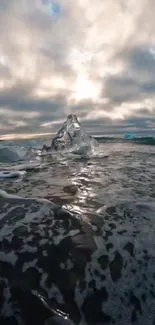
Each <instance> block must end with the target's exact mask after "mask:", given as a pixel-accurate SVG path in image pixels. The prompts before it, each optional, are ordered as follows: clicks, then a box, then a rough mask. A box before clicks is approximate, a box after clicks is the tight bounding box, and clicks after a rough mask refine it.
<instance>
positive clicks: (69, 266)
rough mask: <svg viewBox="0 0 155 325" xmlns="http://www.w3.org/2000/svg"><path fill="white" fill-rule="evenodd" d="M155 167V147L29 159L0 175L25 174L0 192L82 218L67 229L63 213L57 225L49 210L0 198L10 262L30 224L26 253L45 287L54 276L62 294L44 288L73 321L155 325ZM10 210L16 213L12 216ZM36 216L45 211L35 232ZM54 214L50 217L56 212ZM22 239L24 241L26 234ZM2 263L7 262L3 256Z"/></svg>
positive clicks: (120, 146)
mask: <svg viewBox="0 0 155 325" xmlns="http://www.w3.org/2000/svg"><path fill="white" fill-rule="evenodd" d="M19 165H20V166H19ZM154 166H155V147H153V146H143V145H141V146H139V145H137V144H129V143H128V144H126V143H125V144H124V143H110V144H109V143H106V144H100V146H99V148H97V150H96V153H95V155H93V156H92V157H90V158H89V159H88V158H84V157H83V158H82V157H80V156H75V155H71V154H66V155H62V154H59V155H55V156H51V155H45V156H44V157H40V156H37V159H36V157H33V159H32V157H31V159H29V160H25V161H24V162H22V161H20V164H19V162H14V163H11V164H9V163H7V164H4V163H3V164H1V170H8V169H10V168H11V169H15V170H19V169H20V170H21V169H23V170H26V174H24V175H23V176H21V177H20V178H17V179H9V180H8V179H6V180H4V179H1V180H0V188H1V189H3V190H5V191H7V192H9V193H12V194H17V195H20V196H22V197H27V198H30V199H31V198H34V197H37V198H47V199H49V200H50V201H52V202H55V203H56V204H59V205H61V206H62V207H63V208H65V209H67V210H69V211H72V212H76V214H75V217H73V219H72V218H71V219H70V217H67V218H68V223H66V215H65V214H64V212H63V213H62V212H61V216H60V217H59V218H58V220H57V215H55V213H54V221H52V220H53V219H52V218H53V216H50V215H48V214H47V211H46V210H49V208H50V207H49V205H47V206H46V204H44V205H42V203H39V208H38V207H36V206H35V205H36V203H34V202H33V201H32V202H31V201H26V202H25V201H20V202H19V203H18V199H16V200H15V201H13V199H12V200H11V199H10V200H11V201H9V199H6V201H5V199H2V201H1V213H2V219H3V214H4V217H5V218H6V220H7V222H6V223H7V225H8V228H7V227H6V226H5V224H3V227H2V231H1V233H0V241H1V242H2V243H3V245H4V251H5V252H6V256H10V255H7V254H10V253H11V252H12V251H9V253H8V250H10V249H14V251H15V252H16V251H17V252H18V250H19V247H18V243H17V242H16V240H17V239H15V238H17V237H16V236H17V230H18V232H19V233H20V231H21V227H19V220H20V217H21V220H22V225H25V226H26V227H27V222H28V221H27V220H29V226H28V228H27V235H26V236H27V241H26V244H24V245H28V246H24V247H26V248H25V249H26V250H27V252H30V251H31V250H32V247H35V252H34V253H33V254H34V260H33V263H31V259H32V256H29V253H28V254H27V262H28V263H30V264H28V265H31V266H32V265H33V266H35V263H36V256H37V260H38V262H37V263H38V264H36V265H39V267H40V268H41V269H42V270H43V271H42V273H41V274H42V278H41V282H40V283H44V281H43V280H45V278H46V277H45V273H44V272H45V271H46V273H47V269H48V276H49V277H50V276H51V277H52V281H53V283H54V285H55V286H56V288H57V290H56V289H51V287H50V284H49V282H48V285H47V283H46V285H45V283H44V284H43V285H42V287H43V289H44V292H46V294H47V296H48V298H49V296H50V297H52V298H54V299H56V301H59V302H60V301H62V300H63V299H64V301H65V305H67V307H68V310H69V314H70V316H71V319H72V320H73V321H74V322H75V323H77V324H79V323H80V322H81V324H89V325H93V324H99V325H101V324H110V325H111V324H117V325H125V324H127V325H131V324H136V325H139V324H140V325H146V324H150V325H153V324H155V299H154V298H155V290H154V279H155V241H154V238H155V168H154ZM13 202H14V203H13ZM28 202H29V204H28ZM12 204H13V205H14V206H15V208H16V210H15V212H13V211H14V210H13V211H12V210H11V209H12ZM33 205H34V206H33ZM6 207H8V211H9V212H7V216H6ZM37 209H40V210H38V212H37V213H38V214H37V216H38V217H37V218H38V221H36V219H35V222H38V223H37V225H35V224H34V223H33V222H34V221H33V218H36V216H35V213H34V212H35V211H37ZM50 209H51V211H52V209H53V207H52V206H51V208H50ZM10 211H11V212H10ZM28 213H29V214H28ZM8 215H9V217H8ZM23 216H24V217H23ZM59 219H61V220H59ZM50 220H51V225H50ZM69 220H70V221H69ZM78 220H79V223H78ZM53 222H54V229H53V228H52V227H53ZM80 222H82V226H81V223H80ZM83 222H84V223H83ZM46 223H47V224H46ZM11 225H12V226H11ZM45 226H46V227H45ZM10 227H12V228H10ZM35 227H37V228H36V229H37V230H36V229H35ZM38 227H40V228H39V231H38ZM81 227H82V228H81ZM18 228H19V229H18ZM45 228H46V231H47V229H48V230H49V231H50V229H52V231H53V235H52V236H53V237H48V236H49V235H48V234H46V235H45V234H44V232H43V230H44V229H45ZM11 229H12V230H11ZM6 230H7V231H6ZM11 231H13V237H12V244H11V246H9V245H8V244H7V245H6V244H5V243H6V242H5V238H6V236H8V240H9V236H10V234H11ZM14 232H15V233H14ZM36 233H37V234H38V239H37V237H36ZM67 234H69V236H70V237H69V238H72V239H71V241H70V242H67V239H66V238H67V237H65V236H68V235H67ZM22 236H23V237H22ZM21 238H23V239H22V240H23V241H24V240H25V239H24V238H25V235H23V234H22V235H21ZM52 240H53V241H54V242H51V241H52ZM64 240H66V242H65V241H64ZM38 241H39V242H40V243H41V244H38ZM62 242H63V246H62V245H61V243H62ZM27 243H28V244H27ZM45 243H46V244H45ZM47 243H48V244H47ZM51 243H52V244H51ZM69 243H70V244H69ZM5 245H6V247H5ZM20 245H21V242H20ZM38 245H39V246H38ZM41 245H42V246H41ZM47 245H48V246H47ZM50 245H54V246H52V248H51V246H50ZM57 246H58V248H59V249H58V248H57V249H58V252H59V254H58V256H57V255H56V256H57V257H55V254H57V250H56V251H55V248H53V247H57ZM8 247H9V248H8ZM10 247H12V248H10ZM37 247H39V248H38V249H39V253H37ZM46 249H47V251H46ZM51 249H52V254H50V250H51ZM40 250H42V251H43V252H45V253H46V254H50V255H49V256H50V263H52V264H50V263H49V259H48V261H46V260H45V261H44V260H43V259H42V257H41V256H42V255H41V252H40ZM20 254H22V253H21V251H20V253H19V254H17V262H18V263H16V264H18V265H19V261H20V259H21V258H22V255H20ZM31 254H32V251H31ZM36 254H39V255H36ZM11 256H12V255H11ZM47 256H48V255H47ZM53 256H54V257H53ZM47 258H48V257H47ZM6 259H7V257H6ZM57 259H59V262H58V263H56V261H57ZM15 260H16V259H15ZM0 261H4V254H3V251H2V250H1V251H0ZM51 261H52V262H51ZM13 262H14V260H13ZM16 264H14V267H15V268H16ZM47 266H48V268H47ZM22 267H23V269H22V270H24V271H22V272H25V270H27V264H26V265H25V264H24V262H23V265H22ZM35 267H36V269H37V266H35ZM44 267H45V269H44ZM54 268H56V271H53V269H54ZM17 269H18V268H17ZM0 270H1V269H0ZM37 270H40V269H37ZM38 272H40V271H38ZM50 272H51V274H50ZM53 272H54V273H53ZM55 272H56V273H55ZM56 274H57V276H56ZM63 276H64V281H63ZM61 277H62V279H61ZM52 285H53V284H52ZM28 286H29V285H28ZM52 288H53V287H52ZM73 301H74V303H75V305H76V308H75V306H74V304H73ZM77 310H78V312H77ZM80 315H81V316H80ZM80 317H81V318H80Z"/></svg>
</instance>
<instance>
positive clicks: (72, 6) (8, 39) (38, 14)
mask: <svg viewBox="0 0 155 325" xmlns="http://www.w3.org/2000/svg"><path fill="white" fill-rule="evenodd" d="M154 9H155V2H154V0H140V1H135V0H104V1H103V0H95V1H94V0H76V1H73V0H57V1H55V2H54V1H52V0H32V1H30V0H0V22H1V28H0V40H1V42H0V137H1V138H8V137H10V138H11V137H17V136H18V137H25V136H28V135H29V136H30V135H33V134H48V133H55V132H56V131H57V130H58V129H59V128H60V126H61V124H62V122H63V121H64V119H65V118H66V117H67V115H68V114H76V115H77V117H78V118H79V120H80V122H81V124H82V125H83V126H84V127H85V129H86V130H87V131H88V132H89V133H91V134H103V135H104V134H106V135H107V134H122V133H125V132H134V133H137V134H145V135H146V134H155V20H154Z"/></svg>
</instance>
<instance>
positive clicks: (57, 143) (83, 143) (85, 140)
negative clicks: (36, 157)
mask: <svg viewBox="0 0 155 325" xmlns="http://www.w3.org/2000/svg"><path fill="white" fill-rule="evenodd" d="M97 145H98V142H97V141H96V140H95V139H93V138H92V137H91V136H89V135H88V134H87V133H86V132H85V131H84V130H83V128H82V127H81V124H80V122H79V121H78V119H77V117H76V115H72V114H71V115H69V116H68V117H67V119H66V121H65V122H64V124H63V125H62V128H61V129H60V130H59V131H58V133H57V134H56V136H55V137H54V139H53V140H52V143H51V146H50V147H48V148H47V149H48V151H49V150H66V149H71V151H72V152H73V153H78V154H83V153H86V152H88V151H92V150H93V149H94V147H95V146H97ZM45 149H46V146H44V147H43V150H45Z"/></svg>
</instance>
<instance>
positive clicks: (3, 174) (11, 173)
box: [0, 170, 26, 179]
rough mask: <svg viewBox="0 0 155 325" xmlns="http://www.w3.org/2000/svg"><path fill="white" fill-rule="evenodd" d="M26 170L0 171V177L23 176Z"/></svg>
mask: <svg viewBox="0 0 155 325" xmlns="http://www.w3.org/2000/svg"><path fill="white" fill-rule="evenodd" d="M25 173H26V171H24V170H23V171H1V172H0V179H4V178H17V177H20V176H24V175H25Z"/></svg>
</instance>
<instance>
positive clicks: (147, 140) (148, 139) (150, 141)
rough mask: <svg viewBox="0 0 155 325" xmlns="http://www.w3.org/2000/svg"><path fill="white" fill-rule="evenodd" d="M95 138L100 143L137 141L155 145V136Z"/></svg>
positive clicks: (137, 142)
mask: <svg viewBox="0 0 155 325" xmlns="http://www.w3.org/2000/svg"><path fill="white" fill-rule="evenodd" d="M95 139H96V140H97V141H98V142H100V143H107V142H109V143H111V142H112V143H136V144H143V145H150V146H155V138H153V137H134V138H133V139H129V138H121V137H108V136H103V137H101V136H100V137H97V136H95Z"/></svg>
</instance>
